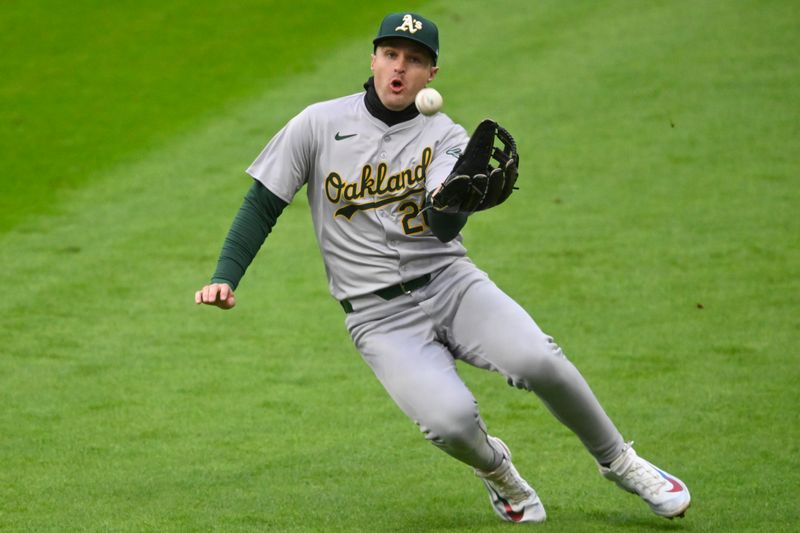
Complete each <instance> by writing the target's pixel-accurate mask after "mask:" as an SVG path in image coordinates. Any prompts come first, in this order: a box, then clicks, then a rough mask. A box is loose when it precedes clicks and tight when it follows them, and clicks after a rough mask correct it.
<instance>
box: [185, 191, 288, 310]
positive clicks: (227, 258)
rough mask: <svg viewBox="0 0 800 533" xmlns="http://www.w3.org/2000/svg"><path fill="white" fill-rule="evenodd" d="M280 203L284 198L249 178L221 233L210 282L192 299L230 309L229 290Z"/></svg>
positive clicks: (269, 228)
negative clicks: (230, 220) (236, 208)
mask: <svg viewBox="0 0 800 533" xmlns="http://www.w3.org/2000/svg"><path fill="white" fill-rule="evenodd" d="M284 207H286V202H284V201H283V200H281V199H280V198H278V197H277V196H275V195H274V194H273V193H272V192H271V191H270V190H269V189H267V188H266V187H264V185H263V184H262V183H261V182H260V181H255V182H253V185H252V187H250V190H249V191H248V192H247V195H246V196H245V198H244V202H242V206H241V207H240V208H239V212H238V213H237V214H236V217H235V218H234V219H233V223H232V224H231V228H230V230H228V235H227V237H225V242H224V244H223V245H222V252H221V253H220V255H219V260H218V261H217V268H216V270H215V271H214V275H213V276H212V278H211V283H209V284H208V285H206V286H204V287H203V288H202V289H200V290H199V291H197V292H196V293H195V295H194V301H195V303H198V304H207V305H214V306H216V307H219V308H221V309H230V308H231V307H233V306H234V305H236V298H235V296H234V292H233V291H234V289H236V287H237V286H238V285H239V281H240V280H241V279H242V276H244V273H245V271H246V270H247V267H248V266H250V263H251V262H252V261H253V258H254V257H255V256H256V254H257V253H258V250H259V249H260V248H261V245H262V244H264V240H265V239H266V238H267V235H269V234H270V232H271V231H272V228H273V227H274V226H275V223H276V222H277V220H278V216H280V214H281V212H283V208H284Z"/></svg>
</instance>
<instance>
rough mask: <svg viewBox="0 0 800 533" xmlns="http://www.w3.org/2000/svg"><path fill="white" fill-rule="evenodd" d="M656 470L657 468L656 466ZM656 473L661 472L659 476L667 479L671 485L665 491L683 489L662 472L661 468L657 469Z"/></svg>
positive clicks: (679, 490)
mask: <svg viewBox="0 0 800 533" xmlns="http://www.w3.org/2000/svg"><path fill="white" fill-rule="evenodd" d="M656 470H658V469H657V468H656ZM658 473H659V474H661V476H662V477H663V478H664V479H666V480H667V481H669V482H670V484H671V485H672V488H671V489H669V490H668V491H667V492H681V491H682V490H683V487H681V485H680V483H678V482H677V481H675V480H674V479H672V478H671V477H669V476H668V475H667V474H666V473H664V472H662V471H661V470H658Z"/></svg>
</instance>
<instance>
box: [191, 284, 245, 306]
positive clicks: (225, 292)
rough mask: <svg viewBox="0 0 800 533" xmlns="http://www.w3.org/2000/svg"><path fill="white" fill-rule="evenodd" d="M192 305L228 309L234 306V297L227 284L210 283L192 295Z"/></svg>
mask: <svg viewBox="0 0 800 533" xmlns="http://www.w3.org/2000/svg"><path fill="white" fill-rule="evenodd" d="M194 303H196V304H206V305H214V306H216V307H219V308H220V309H230V308H231V307H233V306H234V305H236V297H235V296H234V294H233V289H231V287H230V285H228V284H227V283H211V284H209V285H206V286H205V287H203V288H202V289H200V290H199V291H197V292H196V293H194Z"/></svg>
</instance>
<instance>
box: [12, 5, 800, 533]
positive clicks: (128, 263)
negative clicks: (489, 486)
mask: <svg viewBox="0 0 800 533" xmlns="http://www.w3.org/2000/svg"><path fill="white" fill-rule="evenodd" d="M407 8H411V9H416V10H418V11H420V12H421V13H423V14H425V15H427V16H429V17H430V18H432V19H433V20H435V21H437V22H438V23H439V26H440V30H441V32H442V56H441V62H440V65H441V72H440V75H439V77H438V78H437V80H436V82H435V84H434V86H435V87H437V88H438V89H439V90H440V91H441V92H442V93H443V95H444V96H445V111H446V112H447V113H448V114H450V115H451V116H452V117H453V118H454V119H456V120H457V121H459V122H461V123H463V124H464V125H465V126H466V127H467V128H468V129H470V128H471V127H473V126H474V125H475V124H477V122H478V121H479V120H480V119H481V118H484V117H486V116H491V117H493V118H495V119H497V120H498V121H500V122H501V123H502V124H504V125H505V126H506V127H507V128H508V129H509V130H510V131H511V132H512V133H514V134H515V137H516V138H517V140H518V142H519V145H520V149H521V159H522V165H521V170H522V173H521V177H520V182H519V186H520V190H519V191H517V193H516V194H515V195H514V196H513V197H512V198H511V199H510V200H509V202H507V203H506V204H504V205H503V206H502V207H501V208H499V209H497V210H492V211H489V212H486V213H481V214H479V215H476V216H475V217H473V219H472V220H471V221H470V223H469V225H468V226H467V228H466V229H465V232H464V235H465V242H466V244H467V246H468V248H469V249H470V255H471V257H472V258H473V259H474V260H475V262H476V263H478V265H479V266H481V267H482V268H484V269H485V270H487V271H488V272H489V273H490V274H491V275H492V277H493V279H494V280H495V281H496V282H497V283H498V284H499V285H500V286H501V287H503V288H504V289H505V290H506V291H507V292H508V293H509V294H511V295H512V296H513V297H514V298H516V299H517V300H518V301H519V302H520V303H522V304H523V305H524V306H525V307H526V308H527V309H528V310H530V312H531V313H532V315H533V316H534V317H535V318H536V319H537V321H538V322H539V324H540V325H541V326H542V328H543V329H545V330H546V331H548V332H549V333H551V334H552V335H554V336H555V337H556V338H557V339H558V340H559V342H560V344H561V345H562V346H563V347H564V349H565V351H566V352H567V354H568V355H569V357H570V358H571V359H572V360H573V361H574V362H575V363H576V365H577V366H578V367H579V368H580V369H581V370H582V371H583V373H584V374H585V375H586V377H587V379H588V380H589V382H590V383H591V384H592V387H593V388H594V390H595V392H596V393H597V394H598V396H599V397H600V399H601V401H602V402H603V404H604V406H605V407H606V409H607V411H608V412H609V413H610V414H611V415H612V418H613V419H614V420H615V421H616V423H617V424H618V426H619V427H620V429H621V430H622V431H623V433H624V434H625V436H626V437H627V438H628V439H633V440H635V441H636V444H637V449H638V450H639V452H640V453H641V454H642V455H644V456H646V457H648V458H649V459H651V460H652V461H653V462H655V463H656V464H659V465H661V466H663V467H665V468H666V469H668V470H670V471H672V472H674V473H675V474H678V475H679V476H680V477H681V478H683V479H684V481H686V482H687V484H689V486H690V488H691V489H692V495H693V505H692V508H691V509H690V511H689V512H688V513H687V516H686V518H685V519H684V520H676V521H667V520H664V519H660V518H658V517H656V516H654V515H652V514H651V513H650V512H649V510H648V509H647V508H646V506H645V505H644V504H642V503H641V502H639V501H637V499H636V498H634V497H633V496H630V495H627V494H625V493H623V492H622V491H619V490H618V489H616V488H614V487H613V486H612V485H611V484H609V483H608V482H606V481H605V480H603V479H602V478H601V477H600V476H599V475H598V474H597V472H596V470H595V466H594V463H593V461H592V459H591V458H590V457H589V455H588V454H586V453H585V452H584V451H583V450H582V448H581V446H580V444H579V443H578V441H577V439H575V438H574V437H573V436H572V435H571V434H569V433H568V432H567V430H565V429H564V428H563V427H561V426H560V425H559V424H558V423H557V422H555V420H553V418H552V417H551V416H550V415H549V414H548V413H547V412H546V410H545V409H544V408H543V406H542V405H541V404H540V403H539V402H538V401H537V400H536V398H535V397H533V396H532V395H529V394H526V393H523V392H521V391H518V390H516V389H512V388H510V387H507V386H506V385H505V383H504V381H503V380H502V378H500V377H499V376H497V375H494V374H488V373H485V372H481V371H477V370H474V369H472V368H469V367H462V369H463V372H462V374H463V376H464V379H465V380H466V381H467V382H468V384H469V385H470V387H471V388H472V390H473V392H474V393H475V395H476V397H477V398H478V400H479V401H480V403H481V408H482V413H483V415H484V417H485V419H486V421H487V424H488V426H489V429H490V430H491V431H492V432H493V433H495V434H498V435H500V436H502V437H503V438H504V440H506V441H507V442H508V443H509V444H510V445H511V447H512V448H513V449H514V451H515V463H516V464H517V467H518V468H519V469H520V470H521V471H522V473H523V474H524V475H525V476H526V477H527V478H528V479H529V480H530V481H531V482H532V484H533V485H534V486H535V487H536V488H537V490H538V492H539V493H540V495H541V497H542V499H543V501H544V503H545V505H546V506H547V509H548V514H549V521H548V523H546V524H545V525H543V526H540V528H542V529H544V530H547V531H565V532H582V531H629V532H634V531H687V532H689V531H691V532H701V531H723V532H733V531H765V532H766V531H769V532H772V531H795V530H796V528H797V527H798V526H797V525H798V523H800V512H798V506H797V502H796V500H797V498H796V491H797V488H798V486H800V473H798V472H800V446H799V445H798V442H799V441H800V430H798V425H799V424H800V420H799V419H800V414H798V413H800V393H798V383H799V382H800V357H799V355H800V354H799V353H798V345H800V334H799V333H800V216H798V213H797V210H798V208H800V160H799V159H798V157H797V153H798V152H800V150H799V149H800V89H798V87H799V86H800V62H798V57H800V33H798V31H797V28H798V27H799V25H800V6H799V5H798V3H797V2H792V1H789V0H787V1H778V0H774V1H769V0H764V1H756V0H751V1H746V0H741V1H725V0H707V1H700V2H698V1H693V0H680V1H679V0H675V1H666V0H664V1H661V0H653V1H648V2H635V1H632V0H631V1H622V0H612V1H607V2H590V1H574V2H560V1H556V0H548V1H527V0H516V1H501V2H499V3H498V4H497V5H496V6H495V7H489V6H488V4H486V3H485V2H478V1H472V0H470V1H462V2H458V3H456V2H445V1H436V2H418V1H412V2H406V3H405V4H404V5H403V6H398V5H397V4H396V3H394V2H385V1H377V2H370V3H369V4H362V3H359V2H332V1H316V2H304V3H300V2H298V3H294V4H287V3H280V2H257V1H255V0H250V1H237V2H232V3H226V2H210V1H209V2H204V1H201V2H188V1H184V0H180V1H173V2H167V3H162V2H153V1H144V2H142V1H140V2H133V1H128V2H113V3H101V2H91V1H76V2H72V3H69V4H67V3H62V2H55V1H52V0H51V1H42V2H36V3H34V2H24V1H22V0H8V1H4V2H2V3H0V49H1V50H2V53H0V72H2V75H0V124H2V128H0V180H1V181H0V269H1V270H2V272H3V273H4V275H5V280H6V281H5V286H6V288H5V289H4V290H3V298H2V299H0V340H1V341H2V343H1V344H0V405H1V406H2V407H0V530H9V531H74V530H88V531H208V530H217V531H368V532H372V531H408V532H411V531H508V530H509V529H508V528H510V527H513V526H510V525H508V524H505V523H502V522H500V521H499V520H498V519H496V518H495V516H494V514H493V513H492V511H491V509H490V507H489V505H488V502H487V501H486V500H487V498H486V494H485V492H484V489H483V487H482V485H481V484H480V483H479V481H478V480H477V479H475V478H474V476H473V475H472V473H471V472H470V471H469V469H468V468H466V467H464V466H462V465H460V464H458V463H456V462H455V461H453V460H451V459H450V458H448V457H446V456H445V455H444V454H442V453H441V452H439V451H437V450H436V449H434V448H433V447H432V446H429V445H427V444H426V443H425V442H424V440H423V439H422V437H421V436H420V435H419V433H418V431H417V429H416V428H415V427H414V425H413V424H411V423H410V422H409V421H408V420H406V419H405V417H404V416H403V415H402V413H401V412H400V411H399V409H397V408H396V407H395V406H394V405H393V404H392V402H391V401H390V400H389V399H388V397H387V396H386V395H385V393H384V392H383V390H382V389H381V387H380V385H379V384H378V382H377V381H376V380H375V379H374V378H373V376H372V375H371V372H370V371H369V369H368V368H367V367H366V365H365V364H364V363H363V362H362V361H361V360H360V357H359V355H358V353H357V352H356V351H355V349H354V348H353V347H352V345H351V342H350V339H349V337H348V336H347V333H346V331H345V330H344V327H343V314H342V312H341V309H340V307H339V305H338V304H337V303H336V302H335V301H334V300H333V299H332V298H330V296H329V295H328V294H327V287H326V282H325V276H324V271H323V267H322V262H321V259H320V258H319V252H318V250H317V246H316V243H315V241H314V239H313V233H312V230H311V224H310V220H309V214H308V207H307V204H306V201H305V198H304V197H303V195H298V198H297V200H296V201H295V202H294V203H293V204H292V205H291V206H290V207H288V208H287V209H286V211H285V212H284V215H283V216H282V217H281V219H280V221H279V223H278V226H277V228H276V230H275V232H274V233H273V235H271V236H270V237H269V239H268V241H267V244H266V245H265V247H264V248H263V249H262V251H261V254H260V255H259V257H258V259H257V260H256V262H255V263H254V264H253V265H252V267H251V269H250V270H249V271H248V274H247V276H246V277H245V279H244V281H243V282H242V284H241V286H240V288H239V290H238V291H237V297H238V305H237V307H236V309H235V310H233V311H230V312H222V311H219V310H217V309H211V308H198V307H196V306H195V305H194V303H193V294H194V291H195V290H196V289H197V288H199V287H200V286H202V285H203V284H204V283H205V282H206V280H207V279H208V277H209V276H210V274H211V272H212V271H213V268H214V265H215V262H216V257H217V254H218V252H219V247H220V245H221V243H222V240H223V238H224V235H225V232H226V231H227V228H228V225H229V223H230V221H231V219H232V217H233V215H234V213H235V212H236V209H237V208H238V206H239V205H240V202H241V198H242V196H243V195H244V193H245V192H246V189H247V187H248V186H249V181H248V178H247V176H246V175H245V174H244V168H246V167H247V166H248V165H249V163H250V162H251V161H252V160H253V159H254V158H255V156H256V155H257V154H258V152H259V151H260V150H261V148H262V147H263V145H264V144H265V143H266V141H267V140H268V139H269V138H270V137H271V136H272V134H273V133H275V132H276V131H277V130H278V129H279V128H280V127H281V126H282V125H283V124H284V123H285V122H286V120H288V119H289V118H290V117H291V116H293V115H294V114H295V113H297V112H298V111H299V110H300V109H302V108H303V107H304V106H305V105H307V104H309V103H311V102H314V101H318V100H321V99H327V98H332V97H336V96H340V95H343V94H349V93H352V92H356V91H358V90H360V88H361V83H362V82H363V81H364V80H365V79H366V77H367V76H368V75H369V68H368V61H369V53H370V52H371V50H372V49H371V44H370V41H371V38H372V35H373V33H374V32H375V31H376V29H377V25H378V22H379V21H380V18H381V17H382V16H383V15H384V14H385V13H387V12H389V11H392V10H397V9H407ZM792 213H795V214H794V215H792Z"/></svg>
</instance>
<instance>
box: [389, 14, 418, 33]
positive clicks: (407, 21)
mask: <svg viewBox="0 0 800 533" xmlns="http://www.w3.org/2000/svg"><path fill="white" fill-rule="evenodd" d="M421 29H422V23H421V22H420V21H418V20H415V19H414V17H412V16H411V15H403V23H402V24H400V25H399V26H398V27H396V28H395V29H394V31H407V32H408V33H417V31H418V30H421Z"/></svg>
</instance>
